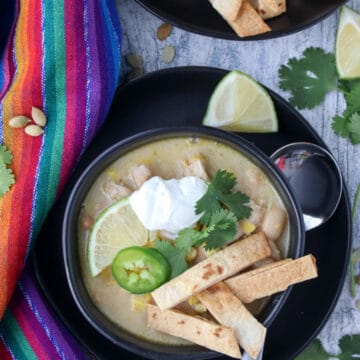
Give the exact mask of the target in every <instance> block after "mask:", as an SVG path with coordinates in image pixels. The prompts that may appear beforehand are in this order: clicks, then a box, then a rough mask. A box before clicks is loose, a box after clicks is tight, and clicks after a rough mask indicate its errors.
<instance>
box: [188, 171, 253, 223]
mask: <svg viewBox="0 0 360 360" xmlns="http://www.w3.org/2000/svg"><path fill="white" fill-rule="evenodd" d="M235 184H236V177H235V175H234V174H232V173H230V172H228V171H226V170H219V171H217V173H216V174H215V176H214V178H213V180H212V181H211V183H210V184H209V187H208V190H207V192H206V194H205V195H204V196H203V197H202V198H201V199H200V200H199V201H198V202H197V204H196V207H195V211H196V214H202V213H203V215H202V217H201V219H200V223H201V224H203V225H206V224H207V223H209V222H210V219H211V216H212V215H213V213H214V212H216V211H218V210H220V209H222V208H223V207H224V206H225V207H226V208H227V209H229V210H230V211H232V212H233V213H234V215H235V216H236V218H237V219H238V220H241V219H244V218H248V217H249V216H250V215H251V208H250V207H249V206H247V205H246V204H247V203H249V201H250V198H249V197H248V196H246V195H245V194H243V193H242V192H240V191H237V192H234V193H233V192H232V189H233V188H234V186H235Z"/></svg>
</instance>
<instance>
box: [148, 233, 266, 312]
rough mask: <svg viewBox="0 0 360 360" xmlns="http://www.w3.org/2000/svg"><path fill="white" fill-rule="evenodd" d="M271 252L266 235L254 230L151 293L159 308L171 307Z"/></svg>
mask: <svg viewBox="0 0 360 360" xmlns="http://www.w3.org/2000/svg"><path fill="white" fill-rule="evenodd" d="M270 254H271V250H270V247H269V245H268V241H267V239H266V236H265V235H264V233H263V232H259V233H256V234H254V235H251V236H249V237H247V238H246V239H244V240H240V241H237V242H235V243H233V244H231V245H229V246H227V247H226V248H225V249H223V250H221V251H219V252H217V253H215V254H214V255H212V256H210V257H209V258H207V259H205V260H203V261H201V262H199V263H198V264H196V265H194V266H193V267H191V268H190V269H188V270H187V271H185V272H183V273H182V274H181V275H179V276H177V277H176V278H174V279H172V280H170V281H168V282H167V283H165V284H163V285H162V286H160V287H159V288H157V289H156V290H154V291H153V292H152V293H151V295H152V296H153V298H154V300H155V302H156V304H157V306H158V307H159V308H160V309H161V310H166V309H170V308H172V307H174V306H176V305H178V304H180V303H181V302H183V301H185V300H186V299H188V298H189V297H190V296H191V295H194V294H197V293H199V292H200V291H202V290H205V289H206V288H208V287H209V286H212V285H214V284H216V283H217V282H219V281H221V280H224V279H227V278H228V277H230V276H232V275H234V274H236V273H237V272H239V271H241V270H243V269H245V268H247V267H248V266H250V265H251V264H253V263H254V262H256V261H258V260H261V259H265V258H266V257H268V256H270Z"/></svg>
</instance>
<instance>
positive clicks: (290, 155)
mask: <svg viewBox="0 0 360 360" xmlns="http://www.w3.org/2000/svg"><path fill="white" fill-rule="evenodd" d="M270 158H271V159H272V160H273V161H274V162H275V164H276V165H277V166H278V167H279V168H280V169H281V170H282V171H283V173H284V174H285V176H286V177H287V178H288V180H289V182H290V184H291V186H292V188H293V190H294V192H295V196H296V197H297V199H298V201H299V203H300V206H301V209H302V211H303V216H304V223H305V228H306V230H310V229H314V228H316V227H318V226H320V225H321V224H323V223H325V222H326V221H327V220H328V219H330V217H331V216H332V215H333V214H334V212H335V210H336V208H337V206H338V204H339V202H340V198H341V193H342V176H341V172H340V168H339V166H338V164H337V162H336V160H335V159H334V157H333V156H332V155H331V154H330V153H329V152H328V151H327V150H325V149H324V148H322V147H321V146H318V145H315V144H311V143H305V142H303V143H292V144H288V145H285V146H284V147H282V148H280V149H278V150H277V151H275V152H274V153H273V154H272V155H271V156H270ZM263 352H264V348H262V349H261V352H260V353H259V355H258V357H257V358H256V360H262V359H263ZM242 359H243V360H253V359H252V358H251V357H250V356H249V355H248V354H247V353H244V354H243V357H242Z"/></svg>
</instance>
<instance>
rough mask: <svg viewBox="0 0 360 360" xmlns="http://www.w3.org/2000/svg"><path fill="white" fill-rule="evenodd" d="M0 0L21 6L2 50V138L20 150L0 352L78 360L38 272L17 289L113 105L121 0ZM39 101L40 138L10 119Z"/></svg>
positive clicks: (0, 266)
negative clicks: (39, 285)
mask: <svg viewBox="0 0 360 360" xmlns="http://www.w3.org/2000/svg"><path fill="white" fill-rule="evenodd" d="M1 2H2V3H3V4H4V3H6V2H8V3H9V4H10V3H14V11H15V16H14V21H13V27H12V28H11V29H10V32H9V37H8V41H7V43H6V48H5V49H0V55H1V56H2V57H1V62H0V100H1V102H0V144H3V145H6V146H7V147H8V148H9V149H11V151H12V152H13V155H14V159H13V164H12V169H13V171H14V174H15V176H16V184H15V185H14V186H13V187H12V188H11V191H10V192H8V193H7V194H6V195H5V196H4V197H3V198H2V199H0V318H1V317H2V320H1V323H0V340H1V341H0V359H1V360H3V359H8V358H9V359H10V358H16V359H57V358H59V359H77V358H81V355H80V353H79V351H78V350H77V345H76V344H75V343H74V342H73V340H72V339H71V337H70V336H69V335H68V334H67V333H66V331H65V330H64V329H62V328H61V326H60V325H59V324H57V323H56V322H55V321H54V320H53V317H54V316H53V314H51V313H50V310H49V309H48V307H47V305H46V304H44V303H43V301H42V300H41V297H40V296H39V294H38V290H37V289H36V286H35V285H34V281H33V280H32V277H31V276H30V275H29V273H27V272H25V273H24V274H23V276H22V278H21V280H20V281H19V284H18V287H17V288H16V291H15V293H14V289H15V286H16V282H17V280H18V278H19V276H20V274H21V272H22V270H23V267H24V263H25V260H26V257H27V255H28V253H29V250H30V249H31V245H32V244H33V241H34V240H35V239H36V237H37V235H38V234H39V231H40V228H41V225H42V223H43V221H44V219H45V216H46V214H47V212H48V211H49V209H50V208H51V206H52V204H53V202H54V200H55V199H56V197H57V196H58V195H59V193H60V192H61V189H62V188H63V186H64V184H65V182H66V179H67V178H68V176H69V174H70V172H71V171H72V169H73V166H74V164H75V163H76V161H77V159H78V158H79V156H80V155H81V153H82V152H83V151H84V150H85V148H86V147H87V145H88V144H89V142H90V141H91V139H92V138H93V136H94V135H95V133H96V131H97V130H98V129H99V127H100V126H101V124H102V122H103V121H104V117H105V115H106V113H107V111H108V109H109V107H110V104H111V100H112V97H113V95H114V91H115V89H116V86H117V81H118V75H119V71H120V51H121V49H120V37H121V35H120V25H119V22H118V16H117V12H116V9H115V7H114V4H113V0H17V1H15V2H14V0H1ZM0 9H1V7H0ZM1 16H2V13H1V12H0V22H1V21H2V19H1ZM3 23H4V22H3ZM0 40H1V38H0ZM32 106H37V107H39V108H41V109H43V110H44V112H45V114H46V116H47V120H48V123H47V126H46V128H45V133H44V135H42V136H39V137H31V136H28V135H26V134H25V133H24V131H23V129H13V128H11V127H9V126H8V121H9V119H10V118H11V117H13V116H15V115H27V116H30V114H31V108H32ZM13 293H14V296H13V297H12V295H13ZM11 297H12V299H11ZM10 299H11V303H10V305H9V306H8V304H9V302H10ZM7 306H8V309H7V311H6V312H5V309H6V307H7Z"/></svg>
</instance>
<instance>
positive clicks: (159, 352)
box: [62, 127, 305, 359]
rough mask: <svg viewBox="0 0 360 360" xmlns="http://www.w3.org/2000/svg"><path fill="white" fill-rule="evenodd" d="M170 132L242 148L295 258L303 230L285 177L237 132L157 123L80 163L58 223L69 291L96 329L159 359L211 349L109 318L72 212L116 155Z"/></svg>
mask: <svg viewBox="0 0 360 360" xmlns="http://www.w3.org/2000/svg"><path fill="white" fill-rule="evenodd" d="M175 137H201V138H206V139H211V140H216V141H217V142H221V143H224V144H226V145H228V146H231V147H232V148H234V149H236V150H238V151H239V152H241V153H243V154H244V155H245V156H246V157H247V158H249V159H250V160H251V161H252V162H253V163H254V164H255V165H257V166H258V167H259V168H260V169H261V170H262V171H263V172H264V173H265V174H266V175H267V176H268V177H269V179H270V181H271V182H272V184H273V186H274V187H275V189H276V190H277V192H278V193H279V195H280V197H281V198H282V201H283V203H284V205H285V207H286V210H287V213H288V216H289V223H290V239H291V240H290V248H289V256H290V257H292V258H297V257H299V256H301V255H303V252H304V241H305V230H304V224H303V218H302V213H301V210H300V207H299V205H298V203H297V201H296V199H295V198H294V195H293V193H292V191H291V189H290V187H289V184H288V182H287V180H286V178H285V177H284V176H283V174H282V173H281V171H279V170H278V169H277V167H276V166H275V165H274V164H273V163H272V162H271V160H270V159H269V158H268V157H267V156H266V155H265V154H263V153H262V152H261V151H260V150H259V149H257V148H256V147H255V146H254V145H252V144H251V143H249V142H248V141H246V140H245V139H243V138H242V137H240V136H238V135H234V134H231V133H228V132H225V131H222V130H218V129H214V128H208V127H179V128H171V129H170V128H160V129H154V130H148V131H144V132H142V133H139V134H137V135H134V136H132V137H130V138H127V139H125V140H123V141H120V142H118V143H116V144H115V145H113V146H111V147H110V148H108V149H107V150H105V151H104V152H103V153H102V154H101V155H100V156H98V157H97V158H96V159H95V160H93V161H92V163H91V164H90V165H89V166H88V167H87V168H86V170H85V171H84V172H83V173H82V175H81V176H80V177H79V179H78V181H77V182H76V184H75V186H74V188H73V190H72V192H71V194H70V196H69V200H68V202H67V205H66V209H65V214H64V219H63V225H62V248H63V258H64V263H65V269H66V276H67V280H68V283H69V287H70V290H71V293H72V296H73V298H74V300H75V302H76V304H77V306H78V308H79V309H80V311H81V313H82V314H83V315H84V316H85V318H86V319H87V321H88V322H89V323H90V324H91V325H92V326H93V327H94V328H95V329H96V330H97V331H99V332H100V333H101V334H102V335H104V336H105V337H107V338H108V339H109V340H111V341H112V342H114V343H115V344H117V345H118V346H120V347H123V348H125V349H126V350H128V351H132V352H134V353H136V354H138V355H141V356H144V357H147V358H151V359H162V358H165V357H167V356H169V355H171V358H172V359H184V358H186V359H205V358H210V357H214V356H217V355H218V354H217V353H216V352H213V351H209V350H206V349H204V348H202V347H200V346H196V345H192V346H165V345H159V344H155V343H151V342H149V341H146V340H144V339H141V338H138V337H136V336H134V335H131V334H130V333H128V332H126V331H125V330H123V329H121V328H120V327H118V326H117V325H115V324H114V323H113V322H111V321H110V320H109V319H108V318H107V317H106V316H105V315H104V314H102V313H101V312H100V310H99V309H98V308H97V307H96V306H95V305H94V303H93V302H92V300H91V298H90V296H89V294H88V292H87V290H86V287H85V285H84V282H83V280H82V276H81V269H80V261H79V249H78V239H77V226H78V218H79V214H80V210H81V206H82V203H83V201H84V199H85V197H86V195H87V193H88V191H89V189H90V187H91V186H92V184H93V183H94V181H95V179H96V178H97V177H98V176H99V175H100V173H101V172H102V171H103V170H104V169H105V168H106V167H108V166H109V165H110V164H111V163H113V162H114V161H115V160H116V159H118V158H119V157H121V156H123V155H124V154H126V153H127V152H129V151H131V150H133V149H135V148H138V147H139V146H142V145H144V144H147V143H150V142H153V141H156V140H161V139H168V138H175ZM290 291H291V288H289V289H288V290H287V291H285V292H283V293H281V294H277V295H274V296H273V297H272V298H271V300H270V301H269V302H268V304H267V306H266V307H265V309H264V310H263V312H262V313H261V315H260V316H259V320H260V321H261V322H262V323H263V324H264V325H265V326H270V324H271V322H272V321H273V320H274V318H275V317H276V315H277V314H278V312H279V311H280V309H281V307H282V305H283V304H284V303H285V301H286V298H287V297H288V295H289V292H290Z"/></svg>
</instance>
